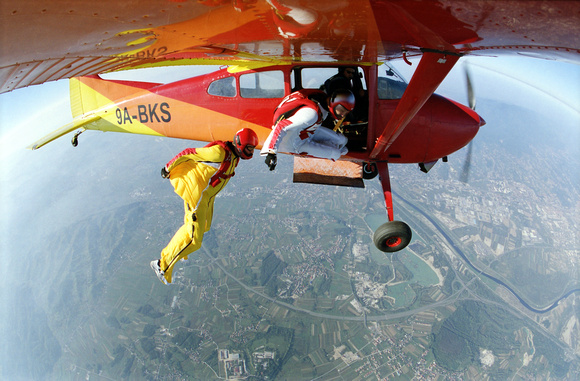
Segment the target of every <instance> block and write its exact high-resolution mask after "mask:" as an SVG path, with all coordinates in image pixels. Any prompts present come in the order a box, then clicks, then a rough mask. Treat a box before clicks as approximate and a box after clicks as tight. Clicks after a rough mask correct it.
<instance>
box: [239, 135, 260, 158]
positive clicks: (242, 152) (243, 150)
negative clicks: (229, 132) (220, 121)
mask: <svg viewBox="0 0 580 381" xmlns="http://www.w3.org/2000/svg"><path fill="white" fill-rule="evenodd" d="M259 142H260V140H259V139H258V135H256V133H255V132H254V130H252V129H250V128H242V129H241V130H239V131H238V132H236V134H235V135H234V147H236V150H237V151H238V152H237V153H238V156H240V157H241V158H242V159H245V160H247V159H251V158H252V156H253V155H254V147H256V146H257V145H258V143H259ZM247 146H252V149H251V151H250V150H249V149H248V147H247Z"/></svg>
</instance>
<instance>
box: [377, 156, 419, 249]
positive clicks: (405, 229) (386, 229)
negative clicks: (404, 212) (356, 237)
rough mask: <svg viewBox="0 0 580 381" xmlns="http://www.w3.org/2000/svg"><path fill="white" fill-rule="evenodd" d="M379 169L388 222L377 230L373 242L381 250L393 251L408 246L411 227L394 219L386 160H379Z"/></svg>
mask: <svg viewBox="0 0 580 381" xmlns="http://www.w3.org/2000/svg"><path fill="white" fill-rule="evenodd" d="M376 164H377V169H378V172H379V178H380V180H381V185H382V186H383V194H384V196H385V204H386V207H387V215H388V218H389V221H388V222H385V223H384V224H382V225H381V226H379V228H378V229H377V230H376V231H375V234H374V236H373V242H374V243H375V246H376V247H377V249H379V250H380V251H383V252H386V253H392V252H395V251H399V250H402V249H404V248H405V247H407V245H408V244H409V242H411V236H412V232H411V228H410V227H409V225H407V224H406V223H404V222H402V221H394V216H393V194H392V193H391V180H390V178H389V167H388V164H387V163H386V162H378V163H376Z"/></svg>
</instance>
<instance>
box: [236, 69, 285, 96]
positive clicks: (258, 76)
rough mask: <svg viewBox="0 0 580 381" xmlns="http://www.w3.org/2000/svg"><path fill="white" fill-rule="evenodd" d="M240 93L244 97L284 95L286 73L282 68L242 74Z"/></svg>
mask: <svg viewBox="0 0 580 381" xmlns="http://www.w3.org/2000/svg"><path fill="white" fill-rule="evenodd" d="M240 95H241V96H242V97H243V98H282V97H284V73H283V72H282V71H281V70H274V71H264V72H259V73H250V74H242V75H240Z"/></svg>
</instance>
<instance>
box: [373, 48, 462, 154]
mask: <svg viewBox="0 0 580 381" xmlns="http://www.w3.org/2000/svg"><path fill="white" fill-rule="evenodd" d="M458 59H459V55H458V54H457V53H446V52H438V51H432V50H428V51H424V53H423V57H422V58H421V61H420V62H419V66H417V70H416V71H415V74H413V77H412V78H411V82H409V86H407V89H406V90H405V93H404V94H403V97H402V98H401V101H400V102H399V104H398V105H397V108H396V109H395V112H394V113H393V116H392V117H391V119H389V122H388V123H387V125H386V126H385V129H384V130H383V133H382V134H381V136H380V137H379V138H378V139H377V142H376V144H375V148H373V151H372V152H371V155H370V157H371V159H376V158H377V157H378V156H380V155H381V154H382V153H383V152H385V151H386V150H387V149H388V148H389V147H390V146H391V144H393V142H394V141H395V139H396V138H397V137H398V136H399V134H400V133H401V132H403V130H404V129H405V126H407V124H408V123H409V122H410V121H411V119H413V117H414V116H415V114H417V112H418V111H419V110H420V109H421V107H423V105H424V104H425V102H426V101H427V99H429V97H430V96H431V95H432V94H433V93H434V92H435V89H437V87H438V86H439V84H441V82H443V80H444V79H445V77H446V76H447V74H448V73H449V71H451V69H452V68H453V66H454V65H455V63H456V62H457V60H458Z"/></svg>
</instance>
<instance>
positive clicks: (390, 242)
mask: <svg viewBox="0 0 580 381" xmlns="http://www.w3.org/2000/svg"><path fill="white" fill-rule="evenodd" d="M411 236H412V232H411V228H410V227H409V225H407V224H406V223H404V222H401V221H389V222H386V223H384V224H382V225H381V226H379V228H378V229H377V230H376V231H375V234H374V236H373V242H374V243H375V246H376V247H377V249H379V250H380V251H382V252H385V253H393V252H395V251H399V250H403V249H404V248H405V247H407V245H408V244H409V242H411Z"/></svg>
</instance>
